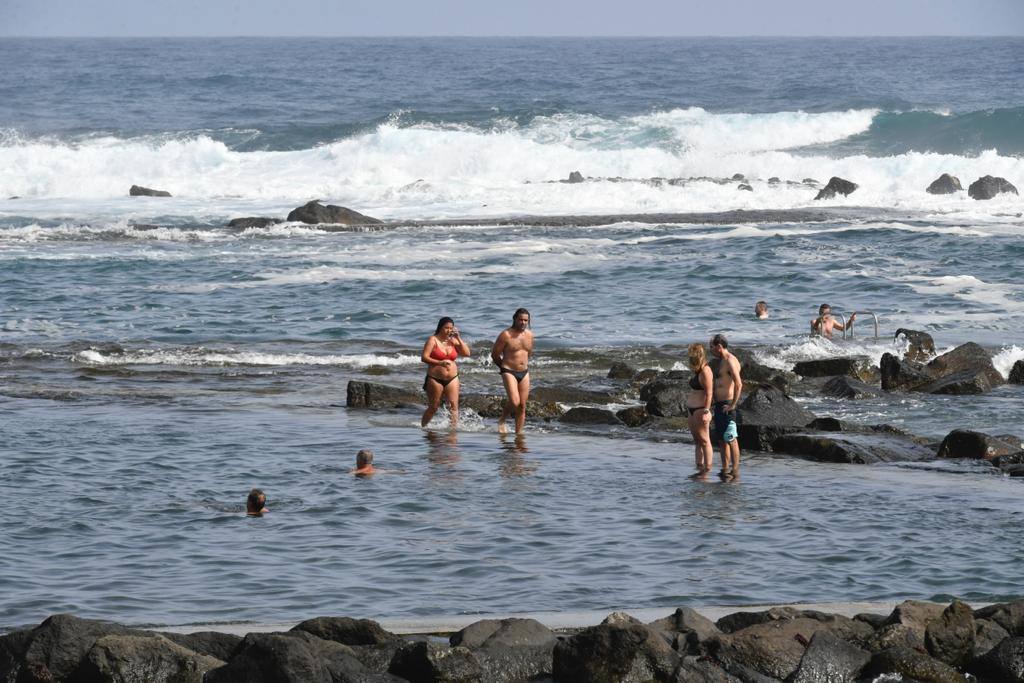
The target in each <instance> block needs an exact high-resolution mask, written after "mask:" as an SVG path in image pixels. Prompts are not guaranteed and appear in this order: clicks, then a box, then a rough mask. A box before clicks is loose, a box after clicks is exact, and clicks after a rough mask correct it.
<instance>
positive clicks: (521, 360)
mask: <svg viewBox="0 0 1024 683" xmlns="http://www.w3.org/2000/svg"><path fill="white" fill-rule="evenodd" d="M531 353H533V332H531V331H530V312H529V311H528V310H526V309H525V308H520V309H518V310H517V311H516V312H515V314H514V315H513V316H512V326H511V327H509V328H507V329H505V330H502V332H501V334H499V335H498V338H497V339H495V340H494V346H493V347H492V348H491V360H493V361H494V364H495V365H497V366H498V372H500V373H501V381H502V383H504V385H505V393H506V394H507V395H508V400H507V401H506V402H505V405H504V406H502V408H501V420H499V421H498V431H499V432H501V433H502V434H504V433H505V432H506V429H505V420H507V419H508V417H509V415H510V414H512V413H514V414H515V416H516V434H519V433H521V432H522V431H523V426H524V425H525V424H526V401H527V399H528V398H529V397H530V369H529V361H530V354H531Z"/></svg>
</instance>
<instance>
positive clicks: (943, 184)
mask: <svg viewBox="0 0 1024 683" xmlns="http://www.w3.org/2000/svg"><path fill="white" fill-rule="evenodd" d="M963 189H964V188H963V186H961V185H960V179H959V178H957V177H956V176H951V175H949V174H948V173H943V174H942V175H940V176H939V177H938V178H936V179H935V180H933V181H932V184H931V185H929V186H928V188H927V189H926V190H925V191H926V192H927V193H928V194H953V193H954V192H960V191H961V190H963Z"/></svg>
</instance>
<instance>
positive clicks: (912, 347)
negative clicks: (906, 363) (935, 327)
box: [892, 327, 935, 362]
mask: <svg viewBox="0 0 1024 683" xmlns="http://www.w3.org/2000/svg"><path fill="white" fill-rule="evenodd" d="M900 337H903V338H904V339H906V340H907V352H906V353H905V354H904V355H903V358H904V360H912V361H917V362H927V361H928V360H929V359H931V358H933V357H934V356H935V340H934V339H932V336H931V335H930V334H928V333H927V332H920V331H918V330H908V329H906V328H903V327H901V328H899V329H898V330H896V334H894V335H893V338H892V339H893V341H896V340H898V339H899V338H900Z"/></svg>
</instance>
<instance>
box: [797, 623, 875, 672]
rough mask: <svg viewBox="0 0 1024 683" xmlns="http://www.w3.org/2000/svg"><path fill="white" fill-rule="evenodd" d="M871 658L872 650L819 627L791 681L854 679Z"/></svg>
mask: <svg viewBox="0 0 1024 683" xmlns="http://www.w3.org/2000/svg"><path fill="white" fill-rule="evenodd" d="M870 661H871V653H870V652H867V651H865V650H862V649H860V648H859V647H856V646H855V645H851V644H850V643H848V642H846V641H845V640H842V639H841V638H837V637H836V636H834V635H832V634H831V633H829V632H828V631H818V632H817V633H815V634H814V636H813V637H812V638H811V642H810V644H809V645H808V646H807V649H806V650H805V651H804V655H803V657H802V658H801V659H800V666H799V667H798V668H797V670H796V673H795V674H793V678H792V679H791V683H823V682H825V681H827V682H829V683H845V682H847V681H849V682H850V683H853V681H856V680H857V678H858V677H859V675H860V672H861V670H862V669H863V668H864V667H865V666H867V663H868V662H870Z"/></svg>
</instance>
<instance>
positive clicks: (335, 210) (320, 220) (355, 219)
mask: <svg viewBox="0 0 1024 683" xmlns="http://www.w3.org/2000/svg"><path fill="white" fill-rule="evenodd" d="M288 220H289V221H298V222H300V223H308V224H310V225H319V224H331V225H378V224H380V223H383V221H381V220H378V219H376V218H371V217H370V216H365V215H363V214H361V213H359V212H358V211H353V210H352V209H348V208H346V207H344V206H335V205H333V204H327V205H326V206H325V205H323V204H321V203H320V200H318V199H314V200H313V201H311V202H307V203H306V204H303V205H302V206H300V207H299V208H297V209H292V211H291V212H290V213H289V214H288Z"/></svg>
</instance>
